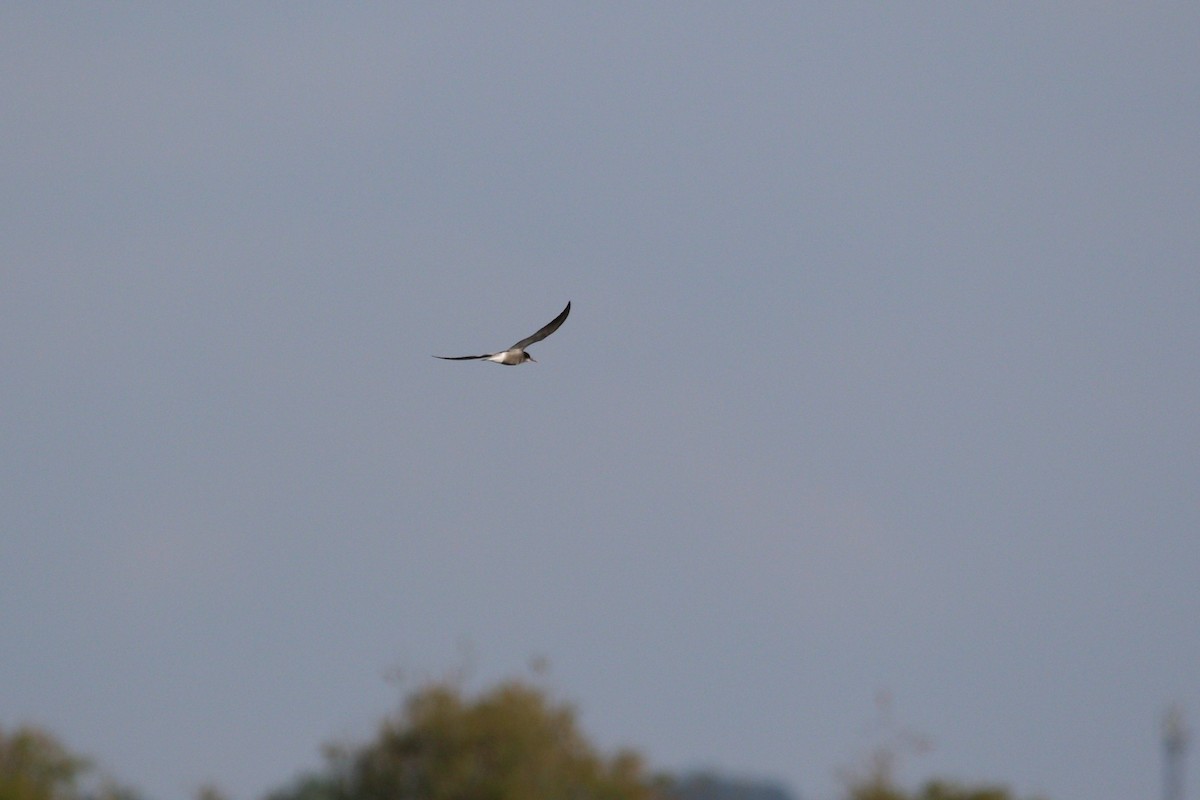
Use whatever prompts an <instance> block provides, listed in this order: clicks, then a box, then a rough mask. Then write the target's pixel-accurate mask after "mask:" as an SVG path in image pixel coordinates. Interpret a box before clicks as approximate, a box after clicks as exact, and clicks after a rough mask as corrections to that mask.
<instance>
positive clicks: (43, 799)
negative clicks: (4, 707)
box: [0, 726, 137, 800]
mask: <svg viewBox="0 0 1200 800" xmlns="http://www.w3.org/2000/svg"><path fill="white" fill-rule="evenodd" d="M91 771H92V766H91V762H89V761H88V760H87V759H86V758H83V757H82V756H78V755H75V754H74V753H71V752H70V751H69V750H67V748H66V747H64V746H63V744H62V743H61V742H59V741H58V739H56V738H54V737H53V736H52V735H50V734H49V733H47V732H46V731H44V730H42V729H40V728H36V727H32V726H23V727H20V728H17V729H16V730H14V731H12V732H11V733H5V731H4V729H3V728H0V800H137V794H136V793H135V792H134V791H133V790H131V789H128V788H126V787H124V786H121V785H119V784H117V783H115V782H113V781H112V780H110V779H107V778H95V776H92V775H91ZM84 778H90V780H86V781H85V780H84Z"/></svg>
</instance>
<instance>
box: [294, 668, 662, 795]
mask: <svg viewBox="0 0 1200 800" xmlns="http://www.w3.org/2000/svg"><path fill="white" fill-rule="evenodd" d="M327 756H328V758H329V761H330V771H329V773H327V774H326V775H324V776H321V775H310V776H306V777H304V778H302V779H301V780H300V781H299V782H298V783H297V784H296V785H295V786H294V787H293V788H292V789H290V790H285V791H283V792H277V793H275V794H274V795H272V797H271V800H409V799H410V798H411V799H412V800H417V799H418V798H419V799H420V800H543V798H545V799H546V800H550V798H553V800H650V799H651V798H654V797H656V796H657V794H656V783H655V781H654V780H653V779H652V778H651V777H650V776H649V775H648V774H647V772H646V770H645V768H644V766H643V764H642V761H641V759H640V758H639V757H638V756H637V755H635V754H634V753H632V752H627V751H626V752H620V753H617V754H616V755H614V756H612V757H605V756H603V755H601V754H599V753H598V752H597V751H596V750H595V748H593V747H592V746H591V745H590V744H589V743H588V742H587V740H586V739H585V738H584V736H583V735H582V734H581V733H580V731H579V729H578V726H577V725H576V721H575V714H574V712H573V710H572V709H571V708H570V707H569V706H566V705H563V704H560V703H555V702H553V701H551V700H550V699H548V698H547V696H546V694H545V693H544V692H543V691H542V690H540V689H538V688H537V687H535V686H531V685H529V684H527V683H524V682H521V681H509V682H505V683H502V684H500V685H498V686H496V687H495V688H493V689H490V690H488V691H486V692H484V693H482V694H480V695H478V696H476V697H469V696H467V695H465V694H464V692H463V691H462V689H461V687H460V686H458V685H457V684H456V683H455V682H452V681H439V682H434V683H432V684H429V685H427V686H425V687H424V688H422V689H420V690H418V691H417V692H415V693H414V694H413V695H412V696H411V697H409V699H408V701H407V703H406V704H405V706H404V707H403V709H402V710H401V711H400V712H399V713H398V714H396V715H395V716H394V717H392V718H389V719H387V720H385V721H384V722H383V724H382V725H381V727H380V730H379V733H378V735H377V736H376V738H375V739H374V740H373V741H371V742H369V743H368V744H366V745H364V746H361V747H357V748H354V747H350V748H338V749H331V750H329V751H327Z"/></svg>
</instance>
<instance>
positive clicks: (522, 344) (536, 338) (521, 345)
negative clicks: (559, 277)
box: [509, 303, 571, 350]
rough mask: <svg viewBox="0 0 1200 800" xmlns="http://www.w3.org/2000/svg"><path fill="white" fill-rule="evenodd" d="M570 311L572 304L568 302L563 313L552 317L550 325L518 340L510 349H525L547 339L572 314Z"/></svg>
mask: <svg viewBox="0 0 1200 800" xmlns="http://www.w3.org/2000/svg"><path fill="white" fill-rule="evenodd" d="M570 313H571V304H570V303H567V307H566V308H564V309H563V310H562V313H561V314H559V315H558V316H557V317H555V318H554V319H552V320H551V321H550V324H549V325H547V326H546V327H544V328H542V329H541V330H540V331H538V332H537V333H535V334H534V335H533V336H529V337H527V338H524V339H522V340H521V341H519V342H517V343H516V344H514V345H513V346H512V347H510V348H509V349H510V350H524V349H525V348H526V347H529V345H531V344H533V343H534V342H540V341H541V340H542V339H545V338H546V337H547V336H549V335H550V334H552V333H554V332H555V331H556V330H558V326H559V325H562V324H563V320H565V319H566V318H567V314H570Z"/></svg>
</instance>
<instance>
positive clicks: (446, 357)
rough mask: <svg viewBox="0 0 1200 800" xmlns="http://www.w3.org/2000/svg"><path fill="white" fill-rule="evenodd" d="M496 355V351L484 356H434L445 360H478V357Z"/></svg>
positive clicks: (483, 356)
mask: <svg viewBox="0 0 1200 800" xmlns="http://www.w3.org/2000/svg"><path fill="white" fill-rule="evenodd" d="M494 355H496V354H495V353H487V354H485V355H482V356H434V358H440V359H442V360H443V361H477V360H478V359H481V358H491V357H492V356H494Z"/></svg>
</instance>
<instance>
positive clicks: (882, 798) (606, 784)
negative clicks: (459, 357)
mask: <svg viewBox="0 0 1200 800" xmlns="http://www.w3.org/2000/svg"><path fill="white" fill-rule="evenodd" d="M324 753H325V763H324V765H323V767H322V768H320V769H318V770H316V771H313V772H310V773H306V774H303V775H300V776H298V777H296V778H294V779H292V780H291V782H289V783H286V784H284V785H282V786H281V787H280V788H279V789H276V790H275V791H273V792H270V793H269V794H268V795H267V796H266V797H265V798H262V799H261V800H795V798H794V797H793V796H792V795H790V794H789V793H788V791H787V790H785V789H784V788H783V787H781V786H779V785H777V784H772V783H770V782H760V781H745V780H732V779H728V778H723V777H721V776H718V775H714V774H697V775H687V776H671V775H666V774H663V773H661V772H655V771H653V770H651V769H650V768H649V767H648V766H647V765H646V764H645V763H644V761H643V760H642V758H641V756H639V755H638V754H637V753H636V752H634V751H631V750H622V751H618V752H616V753H612V754H605V753H601V752H600V751H599V750H597V748H596V747H594V746H593V745H592V744H591V743H590V742H589V741H588V740H587V738H586V737H585V736H584V735H583V733H582V732H581V731H580V729H579V726H578V724H577V721H576V715H575V711H574V709H573V708H571V707H570V706H569V705H568V704H565V703H562V702H558V701H555V700H554V699H553V698H552V697H550V695H549V694H548V693H547V692H546V690H544V689H543V688H541V687H539V686H537V685H534V684H531V683H529V682H526V681H522V680H510V681H505V682H502V683H500V684H498V685H496V686H493V687H491V688H489V689H487V690H484V691H482V692H479V693H477V694H471V693H469V692H467V691H466V690H465V689H464V688H463V687H462V686H461V685H460V684H459V682H457V681H453V680H438V681H432V682H430V683H427V684H425V685H424V686H422V687H420V688H419V689H417V690H416V691H414V692H412V693H411V694H410V695H409V696H408V697H407V699H406V701H405V702H404V704H403V705H402V707H401V708H400V709H398V710H397V711H396V712H394V713H393V714H391V715H389V716H388V717H386V718H385V719H384V720H383V721H382V722H381V723H380V725H379V728H378V730H377V731H376V732H375V734H374V736H373V737H371V738H370V739H369V740H367V741H365V742H361V743H355V744H338V745H327V746H326V747H325V748H324ZM891 763H892V760H891V759H888V758H875V759H873V760H872V761H871V765H870V766H869V768H868V769H866V770H862V771H858V772H854V773H852V775H851V777H849V778H847V780H846V781H845V786H844V790H843V796H842V797H841V798H839V800H1013V798H1012V797H1011V795H1010V793H1009V791H1008V790H1007V789H1006V788H1004V787H999V786H970V785H965V784H957V783H952V782H948V781H931V782H929V783H926V784H925V785H924V786H923V787H921V788H920V789H919V790H917V791H915V792H913V791H905V790H903V789H901V788H900V787H898V786H897V785H896V783H895V781H894V780H893V776H892V770H891V769H890V765H891ZM94 772H95V770H94V768H93V767H92V765H91V764H90V762H89V761H88V760H87V759H86V758H84V757H82V756H80V755H77V754H74V753H72V752H70V751H69V750H68V749H67V748H66V747H65V746H64V745H63V744H62V743H61V742H59V741H58V740H57V739H56V738H55V737H54V736H52V735H51V734H49V733H47V732H45V731H42V730H39V729H37V728H33V727H28V726H26V727H21V728H17V729H14V730H12V731H6V730H5V729H4V728H0V800H142V799H141V796H140V795H139V793H138V792H136V791H135V790H133V789H131V788H129V787H128V786H126V785H124V784H121V783H118V782H116V781H114V780H112V779H107V778H98V777H96V776H95V774H94ZM198 800H223V798H222V794H221V792H220V790H219V789H217V788H215V787H205V788H203V789H201V790H200V791H199V792H198Z"/></svg>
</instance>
